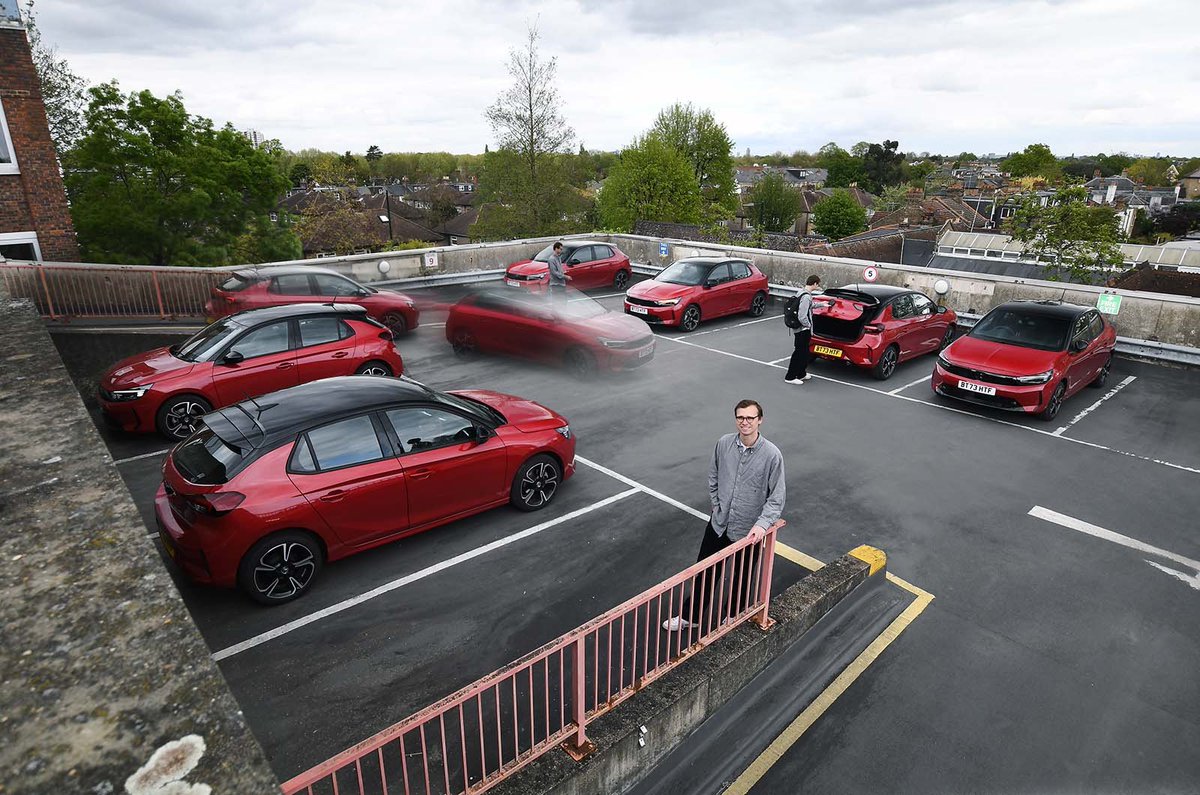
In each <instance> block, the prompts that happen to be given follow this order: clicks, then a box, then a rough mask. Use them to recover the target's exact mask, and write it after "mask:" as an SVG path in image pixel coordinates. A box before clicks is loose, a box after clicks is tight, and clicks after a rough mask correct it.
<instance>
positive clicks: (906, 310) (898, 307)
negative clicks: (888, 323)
mask: <svg viewBox="0 0 1200 795" xmlns="http://www.w3.org/2000/svg"><path fill="white" fill-rule="evenodd" d="M912 316H913V299H912V295H901V296H899V297H897V298H896V300H894V301H892V318H893V319H894V320H900V319H901V318H906V317H912Z"/></svg>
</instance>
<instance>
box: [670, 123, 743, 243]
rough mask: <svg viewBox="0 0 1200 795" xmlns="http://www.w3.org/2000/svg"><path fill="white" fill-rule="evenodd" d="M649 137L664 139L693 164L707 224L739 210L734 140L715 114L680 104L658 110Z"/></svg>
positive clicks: (728, 216) (703, 215)
mask: <svg viewBox="0 0 1200 795" xmlns="http://www.w3.org/2000/svg"><path fill="white" fill-rule="evenodd" d="M649 135H652V136H655V137H657V138H661V139H662V140H663V142H665V143H666V144H667V145H668V146H670V147H671V148H673V149H674V150H675V151H677V152H679V153H680V154H681V155H683V156H684V158H686V159H687V161H688V162H689V163H690V164H691V166H692V171H693V172H694V174H695V178H696V184H697V185H698V186H699V188H700V195H701V198H702V201H701V212H700V215H701V218H702V220H703V222H704V223H713V222H715V221H718V220H721V219H725V218H732V217H733V215H734V213H735V212H737V207H738V201H737V187H736V185H735V184H734V179H733V141H731V140H730V138H729V133H727V132H726V131H725V125H724V124H721V123H719V122H718V121H717V120H716V119H715V118H714V117H713V115H712V111H710V110H709V109H708V108H703V109H697V108H696V107H694V106H693V105H692V104H691V103H690V102H689V103H688V104H686V105H683V104H680V103H678V102H677V103H675V104H674V105H672V106H671V107H669V108H666V109H664V110H662V111H659V114H658V118H657V119H655V120H654V126H652V127H651V128H650V132H649Z"/></svg>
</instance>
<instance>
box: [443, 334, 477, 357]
mask: <svg viewBox="0 0 1200 795" xmlns="http://www.w3.org/2000/svg"><path fill="white" fill-rule="evenodd" d="M450 345H451V347H453V348H454V353H455V355H457V356H460V357H462V358H464V359H465V358H467V357H468V356H471V355H472V354H474V353H475V351H476V350H478V347H479V346H478V343H476V342H475V335H474V334H472V333H471V332H469V331H467V330H466V329H460V330H459V331H456V332H454V339H453V342H451V343H450Z"/></svg>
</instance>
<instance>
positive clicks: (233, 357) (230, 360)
mask: <svg viewBox="0 0 1200 795" xmlns="http://www.w3.org/2000/svg"><path fill="white" fill-rule="evenodd" d="M245 359H246V357H245V356H243V355H242V354H241V353H239V352H238V351H230V352H229V353H227V354H225V355H224V356H222V357H221V364H239V363H240V362H242V361H244V360H245Z"/></svg>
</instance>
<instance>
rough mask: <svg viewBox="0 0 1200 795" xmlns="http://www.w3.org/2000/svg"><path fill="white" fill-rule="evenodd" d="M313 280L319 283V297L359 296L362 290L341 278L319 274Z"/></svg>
mask: <svg viewBox="0 0 1200 795" xmlns="http://www.w3.org/2000/svg"><path fill="white" fill-rule="evenodd" d="M313 278H314V279H316V281H317V295H358V293H359V292H360V291H361V289H362V288H361V287H359V286H358V285H357V284H355V283H354V282H352V281H350V280H349V279H343V278H342V277H341V276H332V275H330V274H327V273H318V274H316V275H315V276H313Z"/></svg>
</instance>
